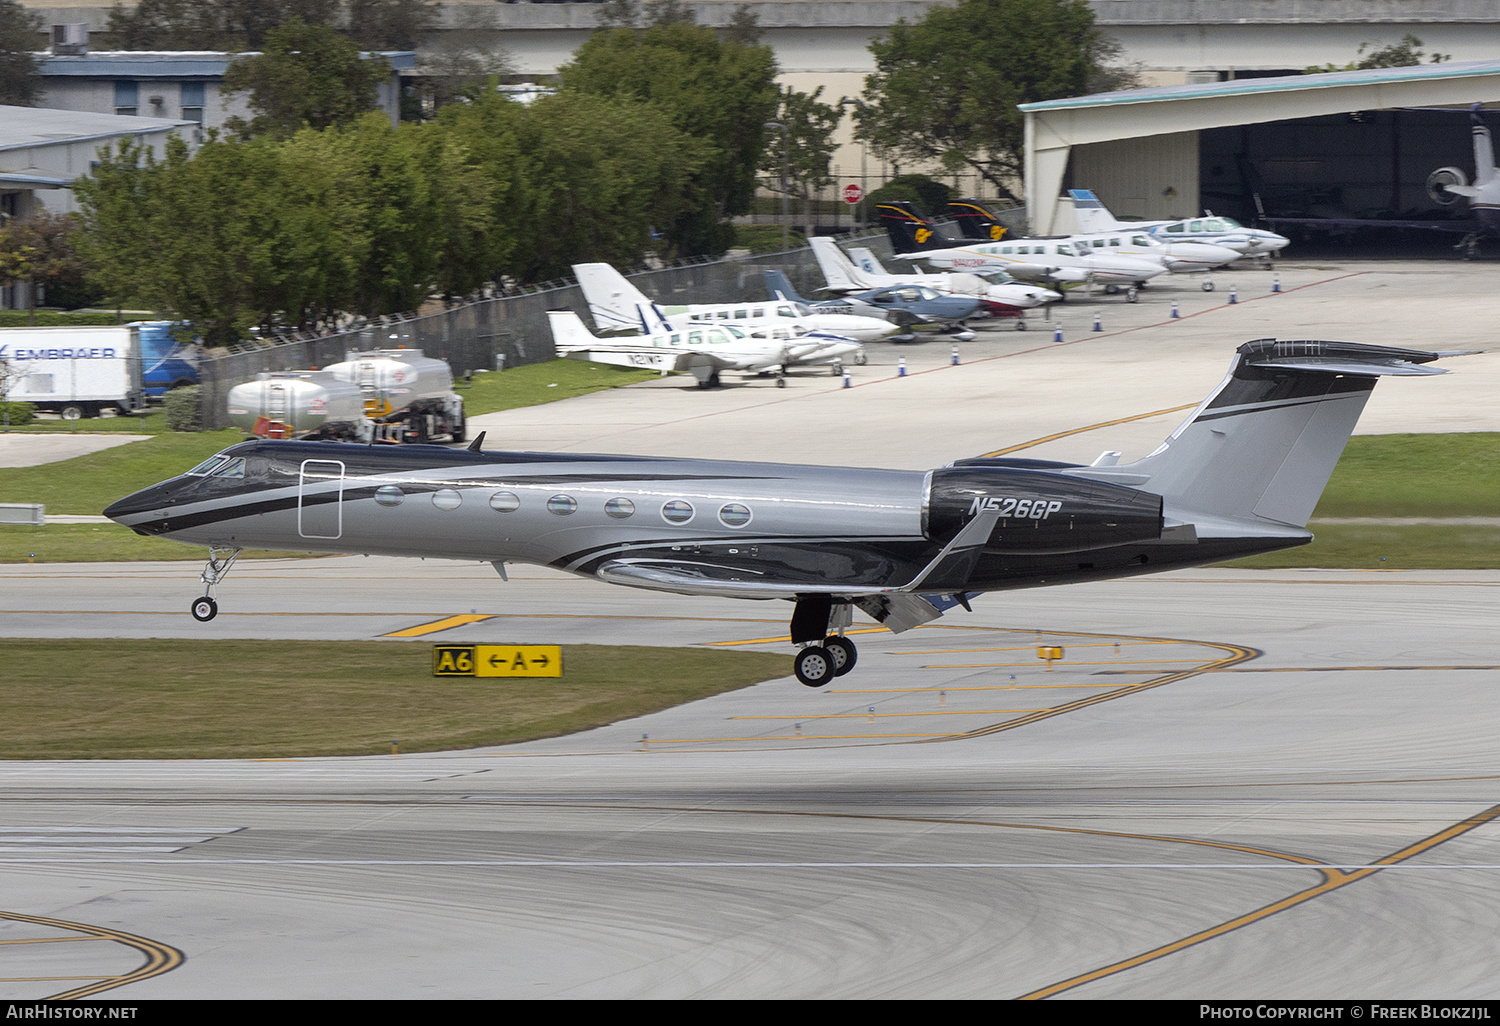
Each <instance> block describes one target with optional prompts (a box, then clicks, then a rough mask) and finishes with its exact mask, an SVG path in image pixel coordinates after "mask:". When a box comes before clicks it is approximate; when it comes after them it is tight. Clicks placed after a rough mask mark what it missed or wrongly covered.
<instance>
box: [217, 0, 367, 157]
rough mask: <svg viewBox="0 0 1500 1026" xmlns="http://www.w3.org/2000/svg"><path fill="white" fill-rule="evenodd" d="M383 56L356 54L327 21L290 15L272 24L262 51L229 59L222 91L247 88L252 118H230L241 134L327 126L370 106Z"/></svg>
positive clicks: (229, 124)
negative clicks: (321, 22)
mask: <svg viewBox="0 0 1500 1026" xmlns="http://www.w3.org/2000/svg"><path fill="white" fill-rule="evenodd" d="M390 73H391V66H390V64H389V63H388V62H387V61H386V60H385V58H383V57H369V58H362V57H361V56H360V50H359V47H358V46H357V45H355V44H354V43H353V42H351V41H350V40H348V39H346V38H345V37H343V36H341V35H339V34H338V33H336V32H334V31H333V29H331V28H329V27H328V26H327V25H308V24H304V23H303V21H302V20H301V19H300V18H293V19H292V20H291V21H289V22H287V23H286V24H285V25H283V26H281V27H279V28H275V29H272V30H271V32H270V33H269V34H268V35H267V37H266V43H265V50H264V52H262V53H260V54H258V55H256V56H253V57H243V58H240V59H239V60H236V61H234V62H232V63H231V64H230V65H229V68H228V69H227V70H226V71H225V72H224V91H225V92H231V93H232V92H244V91H247V90H248V91H249V93H250V106H251V108H252V109H253V110H255V111H256V112H257V113H256V116H255V118H254V119H252V120H251V121H249V122H248V123H247V122H245V121H244V120H243V119H241V118H230V119H229V121H227V122H226V126H227V127H228V128H229V129H230V130H231V131H233V132H235V133H236V134H239V135H242V136H254V135H262V134H266V133H272V134H275V135H279V136H282V137H285V136H289V135H291V134H292V133H294V132H296V131H297V130H298V129H299V128H301V127H302V126H304V125H307V126H310V127H312V128H327V127H329V126H330V125H343V124H348V123H349V122H351V121H353V120H354V119H355V118H356V117H358V116H359V115H360V114H362V113H364V112H365V111H368V110H373V109H374V108H375V103H376V99H377V92H376V88H377V86H378V85H379V84H380V83H381V82H382V81H384V80H386V79H387V78H389V77H390Z"/></svg>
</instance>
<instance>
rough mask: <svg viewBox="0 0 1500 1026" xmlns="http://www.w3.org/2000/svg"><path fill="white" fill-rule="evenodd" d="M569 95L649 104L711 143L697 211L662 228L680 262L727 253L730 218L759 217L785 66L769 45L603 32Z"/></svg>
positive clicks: (571, 77)
mask: <svg viewBox="0 0 1500 1026" xmlns="http://www.w3.org/2000/svg"><path fill="white" fill-rule="evenodd" d="M561 77H562V87H563V90H564V91H572V92H581V93H589V94H592V95H595V96H606V97H613V98H617V99H634V100H638V101H641V102H644V103H648V104H650V105H652V106H653V107H655V108H656V109H657V110H659V111H660V112H661V113H663V114H664V115H666V117H667V118H668V120H669V121H670V122H671V124H672V125H673V126H674V127H676V128H677V129H678V130H679V131H681V132H684V133H686V134H687V135H690V136H693V137H695V138H698V139H701V140H703V141H704V142H705V143H707V144H708V149H707V151H706V159H705V160H704V161H703V163H702V164H701V165H699V167H698V171H697V173H696V175H695V176H694V178H693V179H692V180H691V182H690V183H689V189H690V193H691V196H692V200H693V202H692V203H691V204H690V205H689V206H688V207H687V208H685V209H684V210H683V211H682V212H681V213H680V215H679V216H678V217H677V219H676V220H675V221H674V222H673V223H670V224H658V225H657V227H658V228H659V229H660V230H661V231H662V233H663V234H664V235H665V236H666V237H667V239H668V241H669V243H670V245H671V247H672V248H673V249H674V250H675V251H676V252H678V253H720V252H723V251H724V249H725V248H727V247H728V245H729V244H730V242H731V241H732V240H733V229H732V228H731V227H730V225H729V218H731V217H733V216H735V215H738V214H743V213H746V212H747V211H749V209H750V200H751V197H752V196H753V195H754V193H755V169H756V167H757V166H758V165H759V163H760V156H761V153H762V151H763V150H764V148H765V134H766V130H765V127H764V125H765V122H767V121H769V120H770V119H771V117H772V115H774V114H775V112H776V103H777V96H778V93H777V88H776V82H775V78H776V60H775V57H774V56H773V55H772V53H771V49H770V47H767V46H746V45H744V44H741V43H734V42H728V41H721V40H720V39H719V38H718V37H717V36H716V35H715V33H714V31H713V30H712V29H709V28H704V27H702V26H698V25H691V24H686V23H682V22H673V23H670V24H662V25H653V26H652V27H651V28H648V29H644V30H639V31H637V30H632V29H608V30H602V31H599V32H595V33H594V34H593V35H592V36H590V37H589V38H588V40H587V41H585V42H584V44H583V46H581V47H580V48H579V49H578V51H577V52H576V53H574V55H573V60H572V61H571V62H570V63H569V64H567V65H565V66H564V67H563V68H562V69H561Z"/></svg>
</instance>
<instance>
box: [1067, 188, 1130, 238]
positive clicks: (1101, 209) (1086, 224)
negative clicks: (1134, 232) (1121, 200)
mask: <svg viewBox="0 0 1500 1026" xmlns="http://www.w3.org/2000/svg"><path fill="white" fill-rule="evenodd" d="M1068 195H1069V196H1070V197H1072V199H1073V213H1074V215H1075V216H1077V218H1078V227H1079V228H1081V229H1083V232H1084V234H1093V233H1094V232H1113V231H1119V230H1120V229H1121V228H1122V227H1126V226H1123V225H1121V224H1120V222H1119V221H1117V220H1115V215H1114V214H1111V213H1110V212H1109V211H1108V210H1107V209H1106V208H1105V206H1104V204H1103V203H1102V202H1100V200H1099V197H1098V196H1095V195H1094V194H1093V192H1092V191H1091V190H1089V189H1069V190H1068Z"/></svg>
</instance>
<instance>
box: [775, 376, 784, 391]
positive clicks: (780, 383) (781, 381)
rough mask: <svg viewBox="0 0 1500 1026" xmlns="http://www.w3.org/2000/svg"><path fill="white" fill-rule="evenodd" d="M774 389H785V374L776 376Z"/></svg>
mask: <svg viewBox="0 0 1500 1026" xmlns="http://www.w3.org/2000/svg"><path fill="white" fill-rule="evenodd" d="M776 387H777V388H785V387H786V375H785V374H778V375H777V376H776Z"/></svg>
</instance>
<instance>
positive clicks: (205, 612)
mask: <svg viewBox="0 0 1500 1026" xmlns="http://www.w3.org/2000/svg"><path fill="white" fill-rule="evenodd" d="M241 551H242V550H241V549H238V548H235V547H233V546H229V545H210V546H209V547H208V563H207V565H205V566H204V568H203V573H201V574H199V575H198V579H199V580H200V581H202V582H203V597H202V598H200V599H194V600H193V606H192V611H193V619H194V620H197V621H198V622H199V623H208V621H210V620H212V619H213V618H214V617H216V616H218V615H219V604H218V603H217V602H215V601H214V588H215V587H216V586H217V585H218V583H219V582H220V581H222V580H223V579H224V578H225V576H226V575H228V573H229V568H230V567H232V566H234V561H235V560H236V559H238V558H239V557H240V552H241Z"/></svg>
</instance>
